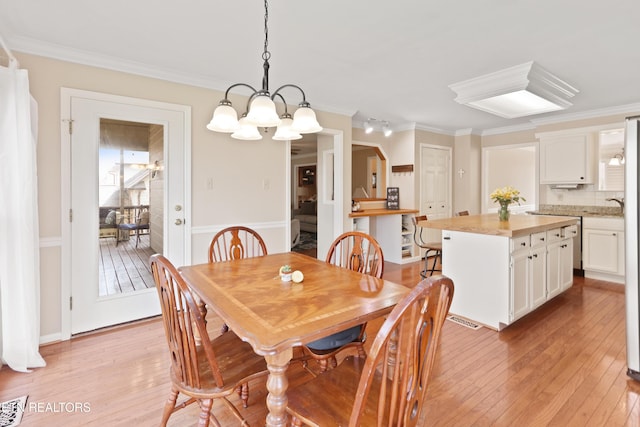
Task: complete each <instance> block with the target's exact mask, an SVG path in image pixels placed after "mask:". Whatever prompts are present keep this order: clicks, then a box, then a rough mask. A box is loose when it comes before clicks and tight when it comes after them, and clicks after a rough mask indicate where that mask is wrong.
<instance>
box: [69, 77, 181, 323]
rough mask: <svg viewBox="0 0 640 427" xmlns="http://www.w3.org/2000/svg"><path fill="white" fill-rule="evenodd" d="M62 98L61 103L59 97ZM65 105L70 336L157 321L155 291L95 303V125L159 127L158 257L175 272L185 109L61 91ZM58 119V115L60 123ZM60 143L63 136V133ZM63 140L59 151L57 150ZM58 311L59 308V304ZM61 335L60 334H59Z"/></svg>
mask: <svg viewBox="0 0 640 427" xmlns="http://www.w3.org/2000/svg"><path fill="white" fill-rule="evenodd" d="M65 95H66V96H65ZM65 101H67V102H68V107H69V110H68V111H69V119H70V120H71V123H72V132H70V135H69V137H68V142H69V143H70V148H69V150H68V151H69V158H70V163H71V164H70V170H71V176H70V178H69V180H70V195H69V199H70V200H69V204H70V226H69V238H68V240H67V241H68V242H69V245H70V250H68V251H65V252H66V253H69V255H70V259H69V260H68V265H69V272H68V276H69V278H70V282H71V286H70V290H69V294H70V295H69V297H70V315H69V317H70V319H69V320H70V333H71V334H75V333H80V332H84V331H89V330H94V329H97V328H101V327H105V326H110V325H115V324H119V323H123V322H128V321H132V320H137V319H141V318H145V317H149V316H154V315H158V314H160V306H159V303H158V297H157V291H156V289H155V287H153V286H152V287H149V288H144V289H141V290H131V291H127V292H123V293H119V294H114V295H108V296H101V295H100V293H99V290H98V288H99V286H98V283H99V280H98V270H99V269H98V262H99V243H98V238H97V236H98V227H99V225H98V222H99V215H98V148H99V142H100V120H101V119H111V120H122V121H129V122H139V123H149V124H154V125H161V126H162V129H163V132H164V136H163V141H164V142H163V145H164V147H163V159H164V169H163V176H164V180H163V181H164V186H163V187H164V188H163V190H162V191H163V198H162V199H163V201H164V206H163V207H162V211H163V214H162V219H161V221H162V229H163V233H162V234H163V237H162V245H161V246H162V248H163V250H162V251H163V253H164V255H165V256H167V257H168V258H169V259H170V260H171V261H172V262H173V263H175V264H176V265H178V266H179V265H183V264H185V263H186V262H187V258H188V257H189V256H190V254H189V251H188V245H190V242H189V238H188V236H189V231H188V230H189V228H188V227H187V226H185V222H186V218H188V214H187V211H188V208H189V203H190V201H189V200H185V198H186V197H188V194H190V190H189V189H188V184H189V181H188V179H187V178H186V176H185V173H186V171H187V170H188V168H186V166H188V165H187V164H186V162H187V161H188V156H187V155H186V153H187V152H188V145H187V141H188V138H187V135H188V132H187V129H186V128H185V126H187V124H188V123H190V118H189V115H190V110H189V108H188V107H184V106H177V105H171V104H164V103H153V102H148V101H143V100H135V99H131V98H124V97H114V96H113V97H112V96H109V95H104V94H95V93H91V92H83V91H73V90H67V92H65V91H63V108H64V107H65V106H66V105H65ZM65 112H66V111H63V116H64V113H65ZM63 135H64V132H63ZM64 142H65V141H64V138H63V143H64ZM63 311H64V303H63ZM63 335H64V334H63Z"/></svg>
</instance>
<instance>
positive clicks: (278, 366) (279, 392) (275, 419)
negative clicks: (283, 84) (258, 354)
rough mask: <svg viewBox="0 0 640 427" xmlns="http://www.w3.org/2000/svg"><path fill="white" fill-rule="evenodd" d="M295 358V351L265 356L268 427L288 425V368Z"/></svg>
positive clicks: (289, 350)
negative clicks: (267, 374)
mask: <svg viewBox="0 0 640 427" xmlns="http://www.w3.org/2000/svg"><path fill="white" fill-rule="evenodd" d="M292 357H293V349H291V348H288V349H286V350H284V351H282V352H280V353H276V354H272V355H268V356H265V359H266V361H267V368H268V369H269V377H268V378H267V390H268V392H269V394H268V395H267V409H269V413H268V414H267V427H285V426H286V425H287V411H286V409H287V388H288V387H289V380H288V379H287V368H288V367H289V362H290V361H291V358H292Z"/></svg>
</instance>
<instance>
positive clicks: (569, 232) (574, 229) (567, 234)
mask: <svg viewBox="0 0 640 427" xmlns="http://www.w3.org/2000/svg"><path fill="white" fill-rule="evenodd" d="M560 234H562V237H563V238H565V239H566V238H573V237H575V236H577V235H578V226H577V225H569V226H567V227H562V230H560Z"/></svg>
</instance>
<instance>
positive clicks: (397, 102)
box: [0, 0, 640, 133]
mask: <svg viewBox="0 0 640 427" xmlns="http://www.w3.org/2000/svg"><path fill="white" fill-rule="evenodd" d="M639 16H640V1H638V0H608V1H597V0H586V1H585V0H560V1H558V0H538V1H532V0H529V1H526V0H459V1H441V0H439V1H436V0H422V1H417V0H395V1H380V0H347V1H345V0H323V1H313V2H312V1H305V0H272V2H271V4H270V6H269V50H270V51H271V54H272V56H271V61H270V62H271V71H270V86H271V89H272V90H274V89H275V88H277V87H279V86H281V85H282V84H285V83H293V84H297V85H299V86H301V87H302V88H303V89H304V91H305V92H306V95H307V100H308V101H309V102H310V103H311V105H312V107H315V108H316V109H323V110H329V111H334V112H339V113H342V114H347V115H352V116H354V125H355V126H359V125H360V123H361V122H362V120H363V119H366V118H368V117H374V118H377V119H379V120H387V121H389V122H390V124H391V126H392V127H393V128H395V129H397V130H399V129H404V128H407V127H410V126H412V125H413V124H415V126H416V127H417V128H418V129H433V130H440V131H443V132H446V133H454V132H456V131H462V130H465V131H467V130H468V129H472V131H473V132H474V133H482V132H483V131H484V132H495V131H497V130H500V129H502V128H505V127H506V128H514V129H516V128H519V127H525V126H527V125H531V123H532V120H534V121H535V120H542V121H544V120H546V119H549V118H554V117H557V116H559V115H560V116H561V117H565V118H566V117H573V116H576V117H582V116H588V115H590V114H597V113H598V112H602V111H607V112H608V111H617V110H622V111H624V110H625V108H626V107H625V106H628V105H631V104H637V103H639V102H640V78H639V77H640V48H639V47H638V45H637V43H638V41H639V40H640V23H639V22H637V20H638V17H639ZM263 19H264V10H263V2H262V1H260V0H235V1H230V0H224V1H223V0H185V1H180V2H178V1H169V0H160V1H158V0H134V1H132V0H111V1H108V2H105V1H101V2H98V1H95V0H57V1H48V0H0V34H1V35H2V37H3V38H4V39H5V41H6V43H7V44H8V45H9V47H10V48H11V49H13V50H15V51H22V52H27V53H33V54H38V55H44V56H51V57H57V58H61V59H65V60H72V61H76V62H81V63H87V64H92V65H98V66H102V67H107V68H113V69H119V70H123V71H128V72H134V73H139V74H144V75H149V76H154V77H160V78H164V79H167V80H174V81H179V82H184V83H190V84H195V85H200V86H204V87H210V88H215V89H219V90H225V89H226V88H227V87H228V86H229V85H231V84H233V83H237V82H243V83H248V84H250V85H252V86H254V87H259V86H260V85H261V78H262V59H261V54H262V49H263V43H264V31H263ZM527 61H535V62H537V63H538V64H539V65H541V66H542V67H544V68H546V69H547V70H549V71H550V72H552V73H554V74H555V75H556V76H558V77H559V78H561V79H563V80H565V81H566V82H567V83H569V84H571V85H572V86H574V87H575V88H577V89H578V90H579V91H580V92H579V93H578V94H577V95H576V96H575V97H574V98H573V99H572V101H573V104H574V105H573V107H571V108H569V109H568V110H565V111H562V112H559V113H546V114H541V115H538V116H532V117H529V118H520V119H511V120H508V119H502V118H500V117H497V116H493V115H491V114H488V113H485V112H482V111H478V110H474V109H472V108H469V107H465V106H462V105H459V104H458V103H456V102H455V101H454V98H455V94H454V92H453V91H451V89H449V87H448V86H449V85H450V84H452V83H456V82H459V81H462V80H466V79H469V78H472V77H477V76H480V75H483V74H486V73H490V72H493V71H497V70H500V69H503V68H507V67H510V66H513V65H518V64H522V63H524V62H527ZM238 93H243V92H242V89H239V90H238ZM285 96H286V97H287V98H288V101H289V103H292V104H295V103H297V102H299V101H300V99H299V98H298V94H296V93H295V92H294V91H292V92H291V93H290V94H289V93H288V92H285ZM217 101H218V100H217V99H212V111H213V107H214V106H215V104H217ZM619 107H622V108H619Z"/></svg>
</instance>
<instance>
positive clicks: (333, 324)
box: [179, 252, 409, 427]
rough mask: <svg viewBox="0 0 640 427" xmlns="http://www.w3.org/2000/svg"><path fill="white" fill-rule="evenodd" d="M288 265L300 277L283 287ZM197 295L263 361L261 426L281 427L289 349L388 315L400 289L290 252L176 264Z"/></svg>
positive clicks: (403, 291) (284, 417)
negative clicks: (265, 372)
mask: <svg viewBox="0 0 640 427" xmlns="http://www.w3.org/2000/svg"><path fill="white" fill-rule="evenodd" d="M283 265H289V266H291V268H292V269H293V270H300V271H301V272H302V273H303V275H304V280H303V281H302V282H301V283H293V282H283V281H282V280H281V279H280V276H279V274H278V273H279V269H280V267H281V266H283ZM179 270H180V273H181V274H182V276H183V278H184V279H185V281H186V282H187V284H188V285H189V286H190V288H191V289H192V290H193V291H194V292H195V293H197V294H198V295H199V296H200V298H202V300H203V301H204V302H205V303H206V304H207V306H208V309H209V310H212V311H214V312H215V313H216V314H217V315H218V316H220V318H221V319H222V320H223V321H224V322H225V323H226V324H227V325H228V326H229V328H230V329H231V330H233V331H234V332H235V333H236V334H237V335H238V336H239V337H240V338H241V339H242V340H243V341H246V342H248V343H249V344H251V346H252V347H253V349H254V350H255V352H256V353H258V354H260V355H263V356H264V357H265V359H266V361H267V367H268V369H269V377H268V379H267V390H268V395H267V408H268V410H269V413H268V415H267V419H266V425H267V426H270V427H271V426H285V425H287V413H286V407H287V394H286V391H287V388H288V380H287V375H286V371H287V367H288V365H289V362H290V360H291V358H292V355H293V348H294V347H295V346H298V345H301V344H306V343H309V342H311V341H314V340H317V339H319V338H322V337H325V336H327V335H329V334H332V333H334V332H338V331H341V330H344V329H347V328H349V327H352V326H356V325H359V324H362V323H364V322H367V321H370V320H372V319H375V318H377V317H380V316H383V315H384V314H387V313H389V312H390V311H391V310H392V309H393V307H394V306H395V305H396V303H397V302H398V301H399V300H400V299H401V298H402V297H403V296H404V295H405V294H406V293H408V292H409V289H408V288H407V287H405V286H402V285H399V284H396V283H393V282H389V281H387V280H383V279H378V278H375V277H372V276H369V275H366V274H362V273H357V272H354V271H351V270H348V269H345V268H341V267H336V266H334V265H331V264H328V263H326V262H324V261H320V260H318V259H315V258H311V257H308V256H305V255H302V254H298V253H294V252H290V253H280V254H273V255H267V256H262V257H256V258H247V259H240V260H233V261H226V262H219V263H207V264H199V265H192V266H185V267H181V268H180V269H179Z"/></svg>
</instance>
